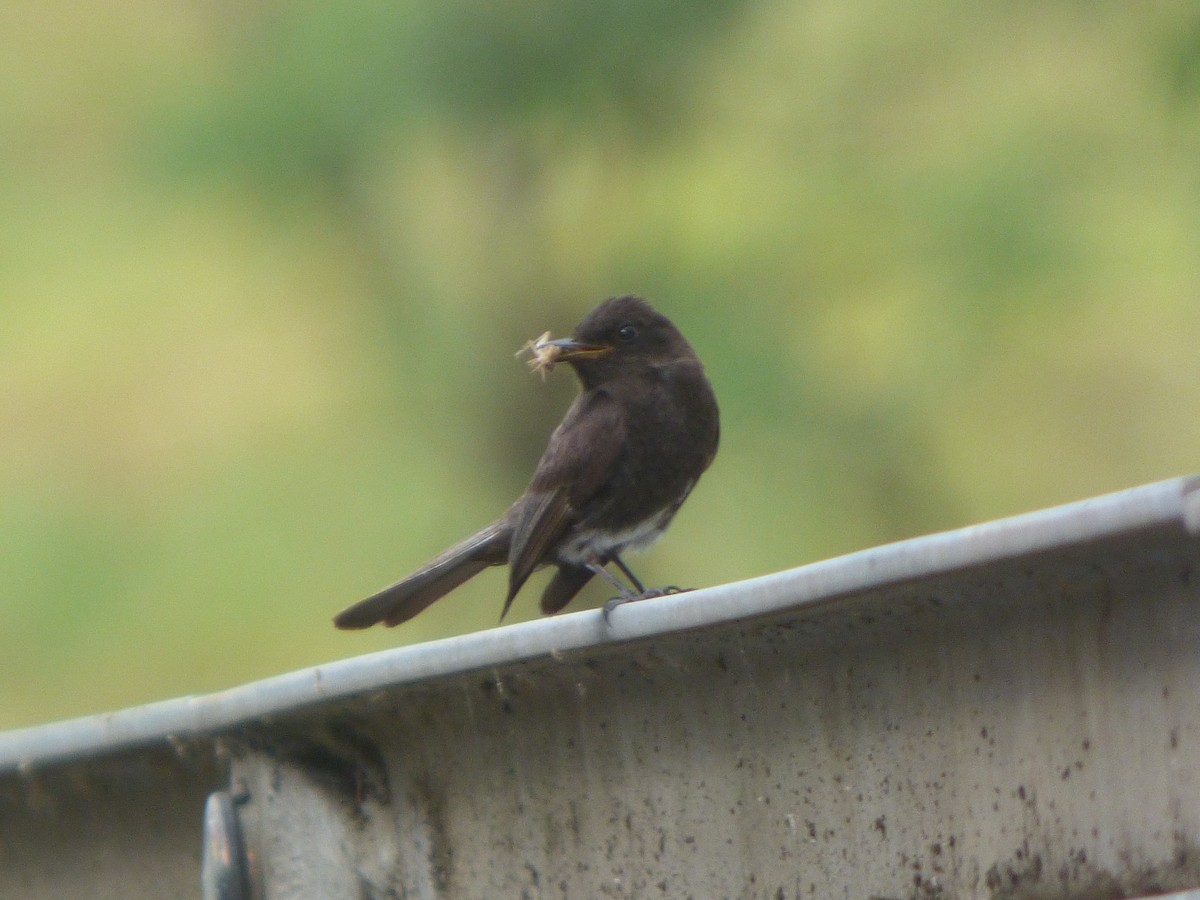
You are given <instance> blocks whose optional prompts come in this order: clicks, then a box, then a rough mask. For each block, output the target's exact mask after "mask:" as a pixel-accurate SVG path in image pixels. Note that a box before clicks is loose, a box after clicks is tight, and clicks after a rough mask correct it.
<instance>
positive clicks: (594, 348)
mask: <svg viewBox="0 0 1200 900" xmlns="http://www.w3.org/2000/svg"><path fill="white" fill-rule="evenodd" d="M542 346H547V347H557V348H558V352H557V353H556V354H555V357H554V361H555V362H565V361H569V360H572V359H599V358H600V357H602V356H608V354H610V353H612V352H613V346H612V345H611V344H584V343H581V342H580V341H577V340H575V339H574V338H559V339H558V340H557V341H546V343H545V344H544V345H542Z"/></svg>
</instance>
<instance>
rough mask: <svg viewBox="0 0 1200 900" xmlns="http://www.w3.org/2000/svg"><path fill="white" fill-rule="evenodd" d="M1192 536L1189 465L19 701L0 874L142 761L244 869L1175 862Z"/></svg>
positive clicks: (1188, 679)
mask: <svg viewBox="0 0 1200 900" xmlns="http://www.w3.org/2000/svg"><path fill="white" fill-rule="evenodd" d="M1198 535H1200V481H1197V480H1196V479H1179V480H1175V481H1169V482H1163V483H1160V484H1155V485H1149V486H1146V487H1142V488H1137V489H1134V490H1130V491H1125V492H1121V493H1119V494H1113V495H1108V496H1105V497H1098V498H1095V499H1092V500H1088V501H1084V502H1082V503H1077V504H1071V505H1068V506H1064V507H1059V508H1056V509H1051V510H1046V511H1043V512H1038V513H1033V514H1029V515H1025V516H1018V517H1015V518H1012V519H1006V520H1002V521H998V522H992V523H987V524H984V525H979V526H973V527H971V528H966V529H961V530H958V531H954V532H948V533H945V534H939V535H932V536H929V537H923V538H918V539H915V540H911V541H905V542H902V543H898V544H893V545H889V546H885V547H879V548H875V549H872V550H867V551H863V552H861V553H856V554H851V555H849V556H845V557H840V558H838V559H833V560H828V561H825V562H821V563H816V564H814V565H810V566H805V567H802V568H799V569H794V570H791V571H788V572H782V573H778V574H776V575H769V576H764V577H762V578H757V579H752V580H750V581H745V582H740V583H738V584H730V585H723V586H720V587H715V588H710V589H707V590H703V591H696V592H693V593H689V594H683V595H676V596H670V597H664V598H660V599H656V600H654V601H647V602H644V603H638V604H630V605H628V606H623V607H620V608H619V609H617V610H616V611H615V613H614V615H613V617H612V623H611V625H610V626H605V624H604V623H603V621H602V620H601V617H600V614H599V613H598V612H594V611H589V612H583V613H576V614H573V615H566V616H561V617H557V618H553V619H546V620H541V621H538V622H530V623H522V624H519V625H513V626H509V627H506V628H499V629H493V630H490V631H486V632H481V633H477V634H472V635H466V636H463V637H458V638H452V639H449V640H445V641H436V642H431V643H428V644H424V645H420V646H415V647H406V648H401V649H398V650H394V651H386V652H383V653H376V654H371V655H368V656H363V657H359V658H356V659H349V660H344V661H339V662H335V663H331V664H329V665H325V666H319V667H316V668H313V669H308V670H304V671H301V672H295V673H291V674H287V675H282V676H279V677H277V678H272V679H268V680H266V681H263V682H258V683H255V684H251V685H246V686H243V687H240V688H236V689H234V690H230V691H226V692H223V693H220V694H214V695H209V696H205V697H195V698H184V699H181V700H175V701H169V702H166V703H160V704H153V705H151V706H148V707H142V708H138V709H133V710H125V711H122V712H117V713H112V714H109V715H106V716H92V717H87V718H83V719H77V720H73V721H69V722H62V723H56V724H52V725H46V726H40V727H38V728H33V729H24V730H21V731H15V732H9V733H7V734H3V735H0V773H6V774H3V775H0V894H4V893H5V891H6V890H7V889H8V887H9V884H10V882H9V881H6V879H12V878H13V877H23V876H22V875H21V873H22V872H24V873H25V876H24V877H25V881H23V882H21V884H22V885H24V886H25V887H30V886H34V887H36V886H38V885H48V886H50V887H48V888H47V889H46V890H45V891H43V892H42V893H38V892H37V891H34V892H29V891H25V892H23V893H21V894H20V895H21V896H61V895H63V894H62V893H61V892H60V893H58V894H55V893H52V892H51V891H52V890H53V889H54V886H55V885H56V882H54V879H53V878H52V877H51V875H49V874H47V870H46V868H45V867H46V866H47V865H48V863H47V856H48V852H38V847H37V842H34V843H32V844H31V843H30V842H29V841H21V840H20V839H19V837H16V836H17V835H18V834H19V833H23V832H22V829H24V828H25V827H26V825H27V824H28V823H29V822H35V823H36V821H37V820H38V817H39V815H41V816H43V817H44V816H46V815H50V816H51V819H53V820H54V821H55V823H56V827H59V826H61V827H63V828H66V829H68V830H71V833H72V834H75V835H76V838H75V839H76V840H77V842H78V843H79V844H80V845H81V847H86V846H87V845H88V840H87V837H86V833H87V827H88V826H87V822H86V821H80V820H81V817H83V818H84V819H86V816H87V815H90V816H93V817H94V816H95V815H97V811H98V810H103V809H107V808H109V805H112V808H114V809H115V808H117V807H118V806H120V807H121V808H122V809H125V808H128V809H127V812H128V814H127V815H124V816H123V817H118V818H117V819H114V821H119V822H121V823H123V824H122V826H121V827H125V825H128V826H129V827H133V825H134V823H135V820H136V819H137V817H136V815H135V808H136V805H137V804H136V802H135V801H134V800H131V799H129V798H128V797H120V796H118V795H119V794H121V792H122V784H123V780H122V777H121V773H122V772H125V771H129V770H130V769H131V767H132V770H133V771H140V770H146V769H147V767H148V765H149V763H148V761H150V760H153V761H154V763H155V765H156V766H157V768H154V767H149V768H150V769H151V770H153V771H157V772H160V773H161V774H162V776H163V784H164V785H174V786H175V788H176V789H177V790H178V789H179V787H180V785H183V784H186V785H188V793H187V795H188V796H190V797H194V796H196V795H197V794H198V793H199V791H198V790H196V788H198V787H199V786H200V785H202V784H207V786H209V787H210V788H212V789H215V788H218V787H228V789H229V791H230V794H231V795H232V796H233V797H234V798H235V800H236V801H237V802H236V803H235V804H233V805H232V806H230V807H229V808H232V809H234V810H235V815H236V818H237V820H238V822H239V825H240V829H241V831H242V835H241V839H242V840H243V842H244V847H245V848H246V849H247V851H248V852H249V854H250V856H251V857H252V859H253V865H250V866H249V867H248V871H247V873H246V874H247V877H248V879H249V889H250V890H251V891H253V892H257V895H265V896H320V897H332V898H336V897H342V896H345V897H356V898H357V897H362V896H378V897H387V896H406V897H477V896H533V897H536V896H580V897H596V896H618V897H624V896H628V897H642V896H651V895H661V896H687V895H692V896H703V897H719V896H731V897H742V896H746V897H758V896H763V897H767V896H770V897H801V896H803V897H810V896H817V897H854V898H862V897H879V898H885V897H886V898H890V897H896V898H899V897H914V898H916V897H1014V898H1015V897H1031V898H1033V897H1073V896H1080V897H1084V896H1086V897H1116V896H1137V895H1138V894H1139V893H1140V894H1149V893H1153V892H1155V891H1157V892H1159V893H1161V892H1162V891H1164V890H1182V889H1185V888H1194V887H1195V886H1196V885H1200V842H1198V838H1200V804H1198V803H1197V800H1198V799H1200V704H1197V703H1196V701H1195V686H1196V685H1197V684H1200V602H1198V601H1200V570H1198V569H1197V563H1198V562H1200V538H1198ZM222 748H225V750H226V751H227V752H224V751H222ZM226 760H227V761H228V767H229V780H228V782H226V781H225V780H224V778H218V779H214V778H213V777H212V776H213V773H214V772H215V771H219V767H220V765H222V764H223V763H224V762H225V761H226ZM139 766H141V767H142V769H138V767H139ZM71 773H74V775H72V774H71ZM80 778H83V779H84V781H87V780H88V779H89V778H99V779H100V782H101V783H102V784H103V785H104V791H103V794H102V796H100V797H96V796H92V797H90V798H89V799H87V801H86V802H85V801H84V800H81V799H80V793H79V791H78V790H77V789H76V787H75V786H74V785H75V784H76V783H77V782H78V781H79V779H80ZM206 779H207V781H206ZM130 783H131V784H133V785H136V784H137V782H136V781H134V782H130ZM130 793H133V794H136V793H137V791H135V790H132V789H131V791H130ZM38 797H42V798H43V800H41V801H39V800H38V799H37V798H38ZM122 804H123V806H122ZM150 805H151V806H152V805H153V804H150ZM39 807H40V808H42V809H43V812H39V811H38V810H39ZM46 808H53V809H56V810H59V811H60V812H55V813H52V814H47V813H46V812H44V809H46ZM62 810H66V811H67V812H66V813H61V811H62ZM85 813H86V815H85ZM60 815H61V816H63V817H60ZM188 815H189V816H190V817H191V818H190V821H191V822H192V823H193V828H194V833H195V837H196V847H197V854H198V847H199V840H200V821H201V816H200V808H199V806H197V807H196V808H194V809H191V810H189V811H188ZM126 820H128V821H126ZM93 825H94V823H93ZM72 829H73V830H72ZM143 830H144V829H143ZM176 830H178V829H177V828H167V827H166V826H165V825H163V824H161V823H160V825H159V828H158V831H159V833H160V834H167V833H174V832H175V831H176ZM42 834H43V836H45V832H44V831H43V832H42ZM14 839H16V841H17V843H16V844H15V845H14V844H13V843H12V841H13V840H14ZM14 846H17V847H20V848H21V851H22V852H21V853H20V854H17V852H16V851H15V850H13V849H12V848H13V847H14ZM143 862H144V861H143V860H141V859H137V858H134V859H131V860H130V862H129V864H130V866H131V868H137V867H138V866H140V865H141V864H142V863H143ZM194 862H195V860H193V863H194ZM59 868H60V869H66V868H70V867H69V866H64V865H63V864H61V863H60V865H59ZM14 872H15V873H17V875H16V876H14V875H13V873H14ZM31 872H32V873H34V874H29V873H31ZM39 872H40V873H41V874H38V873H39ZM130 878H131V879H132V878H133V875H132V873H131V874H130ZM193 878H194V883H195V884H196V885H198V884H199V875H198V867H197V870H196V871H195V872H194V873H193ZM134 880H136V879H134ZM127 883H129V882H128V880H127ZM197 890H198V888H197ZM389 892H390V893H389ZM92 895H93V896H100V894H96V893H95V892H94V891H93V892H92ZM113 896H118V894H113ZM121 896H141V895H139V894H135V893H126V894H121ZM147 896H149V894H147Z"/></svg>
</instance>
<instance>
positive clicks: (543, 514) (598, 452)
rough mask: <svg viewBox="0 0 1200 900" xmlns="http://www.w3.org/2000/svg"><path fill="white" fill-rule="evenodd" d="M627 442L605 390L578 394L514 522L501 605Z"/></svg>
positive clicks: (540, 559)
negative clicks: (505, 590)
mask: <svg viewBox="0 0 1200 900" xmlns="http://www.w3.org/2000/svg"><path fill="white" fill-rule="evenodd" d="M624 443H625V417H624V415H623V414H622V412H621V407H620V405H619V404H618V403H616V402H615V401H614V400H613V399H612V397H611V396H609V394H608V392H607V391H604V390H602V389H593V390H591V391H587V392H585V393H584V394H581V395H580V397H579V399H578V400H577V401H576V402H575V404H574V405H573V406H572V407H571V409H570V410H568V411H567V415H566V417H565V418H564V419H563V422H562V424H561V425H559V426H558V429H557V430H556V431H555V432H554V435H553V436H552V437H551V438H550V443H549V445H548V446H547V447H546V452H545V453H544V454H543V455H542V459H541V461H540V462H539V463H538V467H537V471H535V472H534V474H533V480H532V481H531V482H530V483H529V489H528V490H527V491H526V492H525V496H524V498H523V499H522V503H521V507H520V509H519V510H517V511H516V519H515V521H514V523H513V525H514V528H513V538H512V544H511V545H510V546H509V552H508V566H509V576H508V577H509V590H508V599H507V600H506V602H505V607H504V608H505V610H506V611H507V609H508V604H509V603H511V602H512V598H513V597H515V596H516V593H517V591H519V590H520V589H521V585H523V584H524V583H525V579H527V578H528V577H529V576H530V574H531V573H532V572H533V570H534V569H535V568H537V566H538V565H540V564H541V563H543V562H550V561H551V560H549V559H547V558H546V557H547V553H548V552H549V551H551V550H552V549H553V547H554V545H555V544H557V543H558V541H559V540H560V539H561V538H562V536H563V534H565V533H566V530H567V528H569V527H570V525H571V523H572V522H573V521H574V520H575V516H576V514H577V512H578V510H579V509H580V508H581V507H582V506H583V505H584V504H585V503H587V501H588V500H590V499H591V498H592V496H593V495H594V494H595V493H596V491H597V490H598V489H599V487H600V486H601V485H602V484H603V483H604V480H605V478H606V477H607V476H608V474H609V472H610V470H611V469H612V465H613V463H614V462H615V461H616V459H617V456H618V455H619V454H620V452H621V447H622V446H623V445H624Z"/></svg>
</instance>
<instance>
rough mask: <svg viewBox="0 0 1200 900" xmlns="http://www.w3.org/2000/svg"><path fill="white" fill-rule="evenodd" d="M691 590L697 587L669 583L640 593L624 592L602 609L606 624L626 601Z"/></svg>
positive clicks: (607, 602) (631, 601)
mask: <svg viewBox="0 0 1200 900" xmlns="http://www.w3.org/2000/svg"><path fill="white" fill-rule="evenodd" d="M691 590H695V588H685V587H680V586H679V585H677V584H668V585H667V586H666V587H660V588H649V589H647V590H644V591H642V592H641V593H640V594H634V593H632V592H631V593H628V594H622V595H621V596H619V597H613V598H611V599H610V600H608V601H606V602H605V604H604V607H603V608H602V609H601V614H602V615H603V616H604V622H605V624H607V623H608V621H609V619H610V618H611V617H612V612H613V610H614V609H616V608H617V607H618V606H623V605H624V604H626V603H634V602H636V601H638V600H651V599H653V598H654V597H666V596H667V595H669V594H686V593H687V592H688V591H691Z"/></svg>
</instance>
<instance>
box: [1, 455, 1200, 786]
mask: <svg viewBox="0 0 1200 900" xmlns="http://www.w3.org/2000/svg"><path fill="white" fill-rule="evenodd" d="M1172 526H1175V527H1179V528H1180V530H1181V534H1184V535H1190V536H1193V537H1194V536H1196V535H1200V476H1191V477H1185V478H1176V479H1171V480H1169V481H1162V482H1157V483H1155V484H1149V485H1144V486H1142V487H1136V488H1131V489H1128V490H1124V491H1119V492H1116V493H1112V494H1106V495H1103V496H1099V497H1094V498H1091V499H1088V500H1083V501H1079V502H1076V503H1069V504H1066V505H1064V506H1057V507H1053V508H1050V509H1045V510H1040V511H1038V512H1033V513H1026V514H1023V515H1019V516H1013V517H1011V518H1007V519H1000V520H997V521H993V522H987V523H984V524H980V525H972V526H969V527H966V528H960V529H957V530H954V531H947V532H941V533H938V534H931V535H927V536H924V537H918V538H913V539H911V540H905V541H900V542H897V543H893V544H886V545H883V546H880V547H874V548H871V549H868V550H862V551H859V552H856V553H850V554H847V555H845V556H839V557H835V558H833V559H828V560H824V561H821V562H817V563H812V564H810V565H805V566H801V567H799V568H795V569H789V570H787V571H783V572H778V573H775V574H772V575H764V576H761V577H758V578H752V579H749V580H746V581H740V582H736V583H731V584H724V585H720V586H717V587H712V588H705V589H702V590H697V591H692V592H689V593H687V594H681V595H673V596H667V597H662V598H659V599H656V600H654V601H653V602H652V603H637V604H630V605H628V606H623V607H620V608H618V609H617V610H616V611H615V612H614V614H613V616H612V620H611V622H610V623H609V624H607V625H606V624H605V623H604V621H603V620H602V618H601V615H600V612H599V611H598V610H587V611H583V612H578V613H573V614H568V615H563V616H556V617H553V618H549V619H540V620H537V621H532V622H522V623H518V624H515V625H509V626H504V627H498V628H493V629H489V630H487V631H481V632H476V633H473V634H466V635H462V636H459V637H452V638H446V639H444V640H438V641H430V642H428V643H424V644H417V645H412V646H407V647H399V648H397V649H394V650H384V651H380V652H377V653H370V654H366V655H363V656H358V657H353V658H350V659H343V660H338V661H335V662H330V663H326V664H323V665H318V666H314V667H311V668H307V669H301V670H299V671H295V672H288V673H286V674H283V675H278V676H275V677H272V678H267V679H265V680H262V681H257V682H252V683H250V684H245V685H240V686H238V687H235V688H231V689H229V690H226V691H221V692H218V693H214V694H206V695H202V696H190V697H180V698H177V699H173V700H165V701H161V702H158V703H151V704H147V705H144V706H138V707H133V708H130V709H123V710H118V711H115V712H109V713H103V714H99V715H91V716H84V717H81V718H77V719H68V720H65V721H60V722H53V723H49V724H46V725H38V726H33V727H30V728H22V729H17V730H13V731H8V732H3V733H0V775H4V774H6V773H8V774H10V773H13V772H21V771H30V770H37V769H43V768H46V767H50V766H54V765H58V764H62V763H66V762H69V761H72V760H78V759H82V758H87V757H93V756H100V755H106V754H111V753H115V752H118V751H122V750H128V749H132V748H136V747H142V746H147V745H152V744H161V743H163V742H174V741H178V740H189V739H195V738H200V737H206V736H215V735H217V734H220V733H221V732H223V731H227V730H229V729H231V728H233V727H235V726H238V725H241V724H244V723H247V722H251V721H254V720H257V719H261V718H263V717H267V716H272V715H279V714H283V713H287V712H290V711H293V710H296V709H298V708H301V707H306V706H312V705H315V704H319V703H323V702H329V701H336V700H340V699H343V698H347V697H351V696H354V695H356V694H361V693H364V692H368V691H377V690H380V689H383V688H387V687H390V686H394V685H400V684H408V683H413V682H418V681H425V680H429V679H434V678H439V677H444V676H450V675H454V674H457V673H461V672H467V671H473V670H478V669H486V668H490V667H494V666H503V665H506V664H509V663H513V662H518V661H522V660H528V659H533V658H538V657H546V656H550V655H553V654H557V653H561V652H564V651H570V650H580V649H586V648H589V647H598V646H603V645H607V644H612V643H614V642H617V641H628V640H637V639H641V638H647V637H653V636H655V635H659V634H667V633H671V632H676V631H681V630H685V629H694V628H702V627H705V626H710V625H718V624H722V623H727V622H730V621H734V620H739V619H749V618H753V617H756V616H761V615H768V614H772V613H777V612H779V611H780V610H784V609H788V608H794V607H799V606H806V605H812V604H817V603H822V602H836V600H837V598H839V597H846V596H849V595H854V594H857V593H860V592H862V591H866V590H870V589H873V588H880V587H884V586H887V585H891V584H897V583H904V582H911V581H915V580H919V579H923V578H928V577H933V576H937V575H944V574H949V573H952V572H955V571H961V570H964V569H970V568H973V567H976V566H979V565H983V564H986V563H990V562H996V561H1000V560H1004V559H1012V558H1016V557H1020V556H1022V555H1025V554H1030V553H1037V552H1044V551H1049V550H1054V549H1056V548H1063V547H1068V546H1073V545H1084V544H1087V543H1090V542H1094V541H1098V540H1103V539H1109V538H1113V537H1117V536H1120V535H1122V534H1135V533H1137V532H1140V531H1144V530H1146V529H1150V528H1162V527H1172Z"/></svg>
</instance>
